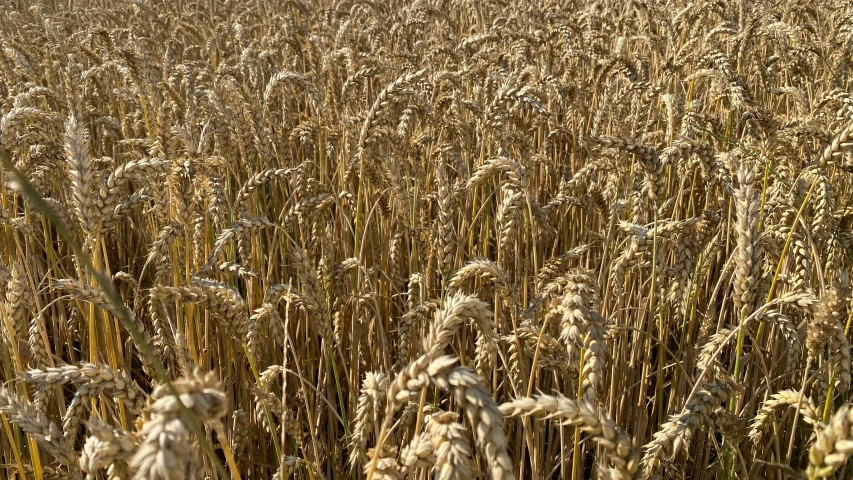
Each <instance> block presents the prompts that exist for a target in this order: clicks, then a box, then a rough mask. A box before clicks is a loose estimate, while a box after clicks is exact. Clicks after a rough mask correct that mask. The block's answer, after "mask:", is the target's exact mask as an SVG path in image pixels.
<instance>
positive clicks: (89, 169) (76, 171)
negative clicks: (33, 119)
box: [65, 114, 100, 235]
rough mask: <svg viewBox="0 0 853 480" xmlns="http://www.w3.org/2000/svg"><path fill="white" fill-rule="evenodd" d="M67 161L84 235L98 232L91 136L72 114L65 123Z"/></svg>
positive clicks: (75, 208)
mask: <svg viewBox="0 0 853 480" xmlns="http://www.w3.org/2000/svg"><path fill="white" fill-rule="evenodd" d="M65 158H66V162H67V165H68V177H69V179H70V181H71V191H72V195H73V199H74V212H75V214H76V215H77V220H78V221H79V222H80V228H81V230H82V231H84V232H90V235H91V234H94V233H95V232H97V221H98V218H99V217H100V211H99V210H98V209H97V191H96V186H95V174H96V172H95V165H94V162H93V161H92V160H93V159H92V156H91V155H90V153H89V132H88V131H87V130H86V127H85V126H84V125H83V124H81V123H80V122H79V121H78V119H77V117H76V116H74V115H73V114H72V115H71V116H69V117H68V121H67V122H65Z"/></svg>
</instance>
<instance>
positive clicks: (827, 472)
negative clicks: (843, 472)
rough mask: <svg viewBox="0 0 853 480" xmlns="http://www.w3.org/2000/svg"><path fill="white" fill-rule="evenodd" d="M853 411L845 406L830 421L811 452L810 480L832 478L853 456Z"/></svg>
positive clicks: (820, 432)
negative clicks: (852, 455)
mask: <svg viewBox="0 0 853 480" xmlns="http://www.w3.org/2000/svg"><path fill="white" fill-rule="evenodd" d="M851 439H853V411H851V410H850V407H849V405H844V406H843V407H841V408H840V409H838V411H837V412H835V414H834V415H833V416H832V418H830V419H829V423H828V424H827V425H826V427H824V428H823V430H821V431H819V432H818V433H817V440H816V441H815V443H814V445H812V448H811V450H810V451H809V466H808V469H807V470H806V473H807V474H808V476H809V478H810V479H816V478H823V477H829V476H831V475H832V474H833V473H834V472H835V471H836V470H838V468H839V467H841V466H843V465H844V464H845V463H847V459H848V458H849V457H850V455H851V454H853V441H851Z"/></svg>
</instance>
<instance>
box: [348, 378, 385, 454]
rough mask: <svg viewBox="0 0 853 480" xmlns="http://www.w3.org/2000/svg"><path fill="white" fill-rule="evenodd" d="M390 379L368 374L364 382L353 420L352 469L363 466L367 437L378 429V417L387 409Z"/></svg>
mask: <svg viewBox="0 0 853 480" xmlns="http://www.w3.org/2000/svg"><path fill="white" fill-rule="evenodd" d="M388 381H389V380H388V377H387V376H386V375H385V374H382V373H374V372H367V374H365V377H364V380H363V381H362V386H361V392H360V393H359V397H358V405H357V407H356V411H355V418H354V419H353V428H352V441H351V442H350V460H349V464H350V468H351V469H355V468H356V467H357V466H358V465H359V464H363V463H364V461H365V459H366V456H365V448H366V445H367V437H368V435H370V434H371V433H372V430H373V429H374V428H376V427H378V425H379V422H378V415H379V414H380V413H381V412H382V410H383V409H384V408H385V405H384V403H385V393H386V391H387V390H388Z"/></svg>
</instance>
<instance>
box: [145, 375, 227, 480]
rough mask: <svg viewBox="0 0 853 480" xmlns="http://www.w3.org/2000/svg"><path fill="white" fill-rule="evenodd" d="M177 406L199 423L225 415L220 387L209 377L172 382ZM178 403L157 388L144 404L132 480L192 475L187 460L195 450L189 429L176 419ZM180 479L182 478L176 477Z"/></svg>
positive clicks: (225, 400)
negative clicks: (146, 403) (134, 471)
mask: <svg viewBox="0 0 853 480" xmlns="http://www.w3.org/2000/svg"><path fill="white" fill-rule="evenodd" d="M174 386H175V388H176V389H177V390H178V393H179V394H180V400H181V402H182V403H183V404H184V405H185V406H186V407H187V408H188V409H189V410H190V411H191V412H192V414H194V415H196V416H197V417H196V418H197V419H198V420H200V421H202V422H213V421H217V420H218V419H219V418H221V417H222V416H223V415H224V414H225V412H226V411H227V408H228V404H227V399H226V397H225V393H224V392H223V391H222V384H221V383H220V382H219V380H217V379H216V378H215V377H214V376H213V375H212V374H206V375H194V376H192V377H185V378H181V379H179V380H176V381H174ZM177 400H178V399H176V398H175V397H174V396H172V395H171V394H169V393H168V391H167V390H166V389H165V388H163V387H162V386H161V387H157V388H156V389H155V390H154V392H153V393H152V394H151V397H150V398H149V401H148V408H147V411H146V413H145V415H144V417H145V420H144V423H143V424H142V427H141V429H140V430H139V432H138V435H139V449H138V450H137V451H136V453H135V454H134V455H133V458H132V460H131V462H130V466H131V468H134V469H136V474H135V475H134V477H133V478H134V479H135V480H143V479H154V480H160V479H162V480H168V479H172V478H175V475H180V472H182V471H183V472H185V473H184V476H186V475H193V474H194V473H192V472H191V471H187V470H188V469H190V468H191V465H190V464H191V463H192V462H188V461H187V460H188V459H189V458H191V457H192V455H194V453H193V451H194V450H195V449H196V448H197V447H196V446H195V445H194V444H193V442H192V436H191V434H190V429H189V427H188V426H187V425H186V424H185V423H184V419H183V418H182V417H181V416H180V408H179V404H178V401H177ZM179 478H184V477H179Z"/></svg>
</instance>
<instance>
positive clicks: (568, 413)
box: [500, 395, 640, 479]
mask: <svg viewBox="0 0 853 480" xmlns="http://www.w3.org/2000/svg"><path fill="white" fill-rule="evenodd" d="M500 410H501V413H503V414H504V415H506V416H512V417H519V416H526V415H542V416H544V417H545V418H548V419H554V420H559V421H561V423H563V424H564V425H569V426H576V427H579V428H580V429H581V430H582V431H584V432H586V433H588V434H589V435H590V436H592V438H593V440H594V441H596V442H597V443H599V444H600V445H602V446H603V447H604V448H605V450H606V451H607V452H608V459H609V460H610V462H611V463H612V464H613V465H614V467H615V470H616V478H623V479H630V478H634V476H635V475H636V474H637V472H638V471H639V468H640V454H639V451H638V450H637V449H636V448H635V447H634V444H633V442H632V441H631V437H629V436H628V434H627V433H625V431H624V430H622V429H621V428H620V427H619V426H617V425H616V423H615V422H614V421H613V420H612V419H611V418H610V416H609V415H607V413H606V412H603V411H601V410H599V409H598V408H596V407H594V406H593V405H592V404H591V403H588V402H586V401H580V402H577V401H574V400H571V399H568V398H566V397H563V396H557V397H553V396H549V395H537V396H534V397H530V398H519V399H516V400H513V401H511V402H507V403H504V404H503V405H501V406H500Z"/></svg>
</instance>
